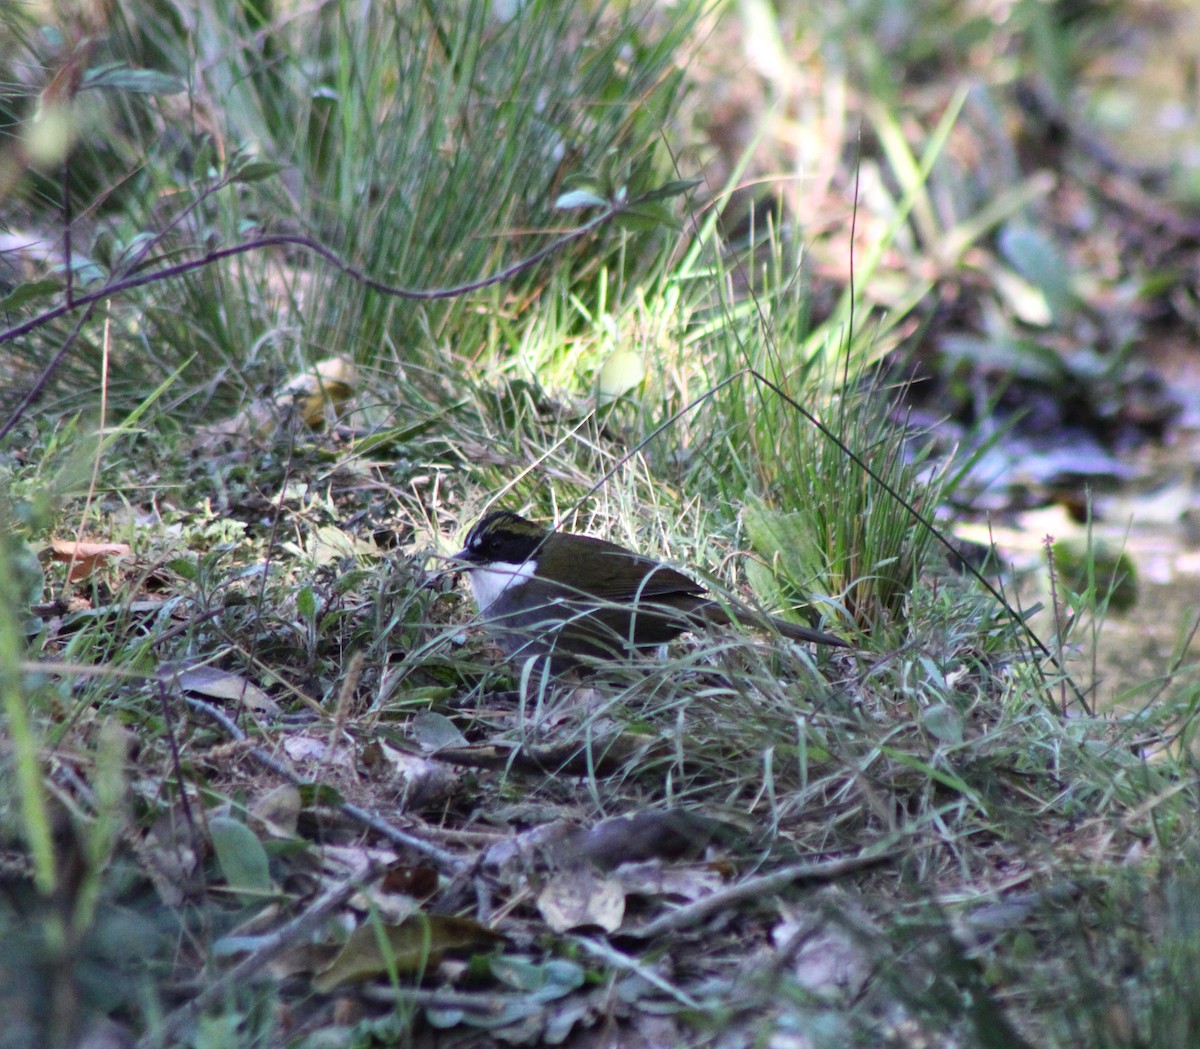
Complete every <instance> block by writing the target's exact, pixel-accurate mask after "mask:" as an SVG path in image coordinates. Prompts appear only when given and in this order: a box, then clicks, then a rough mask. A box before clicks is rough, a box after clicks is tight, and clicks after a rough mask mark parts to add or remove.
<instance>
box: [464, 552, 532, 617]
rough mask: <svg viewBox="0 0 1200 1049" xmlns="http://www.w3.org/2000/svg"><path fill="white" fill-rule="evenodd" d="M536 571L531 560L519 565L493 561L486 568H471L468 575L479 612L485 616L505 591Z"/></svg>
mask: <svg viewBox="0 0 1200 1049" xmlns="http://www.w3.org/2000/svg"><path fill="white" fill-rule="evenodd" d="M536 571H537V561H535V560H533V559H532V558H530V559H529V560H528V561H523V562H521V563H520V564H513V563H512V562H511V561H493V562H492V563H491V564H490V565H488V566H487V567H486V568H483V567H480V568H472V569H471V570H470V573H469V574H470V577H471V590H472V591H473V592H474V594H475V603H476V604H477V605H478V606H479V611H480V612H482V613H485V614H486V612H487V610H488V609H489V608H491V607H492V604H493V602H494V601H495V600H496V599H497V598H498V597H499V596H500V595H501V594H503V593H504V591H505V590H507V589H508V588H509V587H510V586H517V585H518V584H520V583H523V582H525V581H526V580H527V579H530V578H532V577H533V575H534V573H535V572H536Z"/></svg>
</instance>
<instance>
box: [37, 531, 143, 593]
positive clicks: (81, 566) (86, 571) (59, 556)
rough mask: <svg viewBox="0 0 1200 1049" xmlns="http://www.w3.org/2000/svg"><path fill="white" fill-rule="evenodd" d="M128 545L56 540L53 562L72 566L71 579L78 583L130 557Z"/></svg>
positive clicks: (52, 546)
mask: <svg viewBox="0 0 1200 1049" xmlns="http://www.w3.org/2000/svg"><path fill="white" fill-rule="evenodd" d="M129 552H130V551H129V544H128V543H85V542H75V541H74V540H73V539H55V540H54V542H53V543H51V545H50V558H51V560H53V561H59V562H66V563H70V564H71V570H70V575H69V579H70V581H71V582H72V583H78V582H80V581H81V580H84V579H87V578H88V576H90V575H91V574H92V573H93V572H95V571H96V569H98V568H101V567H104V566H106V565H109V564H112V562H114V561H116V560H117V559H118V558H121V557H128V556H129Z"/></svg>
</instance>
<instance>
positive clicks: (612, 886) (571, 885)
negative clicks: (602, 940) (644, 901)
mask: <svg viewBox="0 0 1200 1049" xmlns="http://www.w3.org/2000/svg"><path fill="white" fill-rule="evenodd" d="M537 908H538V910H539V911H540V912H541V915H542V917H543V918H545V919H546V924H547V925H549V926H550V928H551V929H553V930H554V931H555V932H566V931H567V930H568V929H578V928H580V927H583V926H589V925H594V926H598V927H599V928H601V929H603V930H604V931H605V932H616V931H617V930H618V929H619V928H620V927H621V922H622V921H624V919H625V890H624V888H623V887H622V886H621V882H620V880H619V879H617V878H613V877H608V876H606V875H603V874H600V873H598V872H597V871H594V870H592V868H590V867H579V868H576V869H575V870H565V871H560V872H559V873H558V874H555V875H553V876H552V877H551V878H550V880H549V881H548V882H546V885H545V887H544V888H543V889H542V891H541V892H540V893H539V894H538V898H537Z"/></svg>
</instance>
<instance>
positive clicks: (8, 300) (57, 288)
mask: <svg viewBox="0 0 1200 1049" xmlns="http://www.w3.org/2000/svg"><path fill="white" fill-rule="evenodd" d="M62 289H63V282H62V281H61V280H55V279H51V278H47V279H45V280H31V281H29V282H27V283H25V284H18V285H17V286H16V287H15V288H13V290H12V291H10V292H9V293H8V294H7V295H5V296H4V298H2V299H0V313H3V312H5V311H7V310H15V309H16V308H17V307H18V306H24V305H25V303H27V302H33V301H34V300H35V299H45V298H49V297H50V296H51V295H57V294H58V293H59V292H61V291H62Z"/></svg>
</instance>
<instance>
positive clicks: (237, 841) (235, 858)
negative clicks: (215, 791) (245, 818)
mask: <svg viewBox="0 0 1200 1049" xmlns="http://www.w3.org/2000/svg"><path fill="white" fill-rule="evenodd" d="M208 831H209V834H210V835H211V837H212V843H213V851H214V852H215V853H216V855H217V864H218V866H219V867H220V868H221V873H222V874H223V875H224V876H225V881H226V882H227V883H228V885H229V887H230V888H231V889H234V890H236V891H238V892H244V893H247V894H248V895H252V896H255V897H258V896H266V895H268V894H269V893H270V892H271V872H270V870H269V867H268V863H267V852H266V850H265V849H264V848H263V846H262V842H261V841H259V840H258V837H257V836H256V835H255V833H254V831H252V830H251V829H250V828H249V827H247V826H246V824H244V823H242V822H241V820H235V819H233V817H231V816H214V817H213V818H212V819H210V820H209V821H208Z"/></svg>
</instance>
